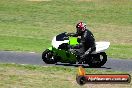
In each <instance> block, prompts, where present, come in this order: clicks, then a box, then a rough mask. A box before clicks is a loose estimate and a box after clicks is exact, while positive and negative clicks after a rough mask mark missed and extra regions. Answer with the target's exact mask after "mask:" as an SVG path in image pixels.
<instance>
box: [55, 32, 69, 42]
mask: <svg viewBox="0 0 132 88" xmlns="http://www.w3.org/2000/svg"><path fill="white" fill-rule="evenodd" d="M64 40H68V37H67V35H66V34H65V33H61V34H59V35H57V36H56V41H64Z"/></svg>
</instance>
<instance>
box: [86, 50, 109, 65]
mask: <svg viewBox="0 0 132 88" xmlns="http://www.w3.org/2000/svg"><path fill="white" fill-rule="evenodd" d="M106 61H107V55H106V53H105V52H101V53H99V54H95V55H90V56H88V58H87V63H88V65H89V66H90V67H101V66H103V65H104V64H105V63H106Z"/></svg>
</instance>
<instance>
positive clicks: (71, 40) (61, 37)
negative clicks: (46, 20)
mask: <svg viewBox="0 0 132 88" xmlns="http://www.w3.org/2000/svg"><path fill="white" fill-rule="evenodd" d="M63 43H68V44H69V45H77V44H78V42H77V37H68V36H67V35H66V33H61V34H58V35H57V36H55V37H54V38H53V40H52V46H53V47H55V48H56V49H58V47H59V45H61V44H63Z"/></svg>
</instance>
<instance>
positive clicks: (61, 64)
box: [55, 63, 111, 69]
mask: <svg viewBox="0 0 132 88" xmlns="http://www.w3.org/2000/svg"><path fill="white" fill-rule="evenodd" d="M55 65H58V66H72V67H79V66H82V67H83V68H104V69H111V68H109V67H89V66H88V65H87V64H70V63H57V64H55Z"/></svg>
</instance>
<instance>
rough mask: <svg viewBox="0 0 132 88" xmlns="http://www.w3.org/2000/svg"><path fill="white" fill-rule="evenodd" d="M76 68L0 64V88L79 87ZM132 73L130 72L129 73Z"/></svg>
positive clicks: (96, 87) (126, 87) (127, 87)
mask: <svg viewBox="0 0 132 88" xmlns="http://www.w3.org/2000/svg"><path fill="white" fill-rule="evenodd" d="M77 69H78V68H74V67H72V68H71V67H70V68H69V67H61V66H43V67H42V66H32V65H17V64H0V79H1V80H0V86H1V88H9V87H10V88H30V87H32V88H80V85H78V84H77V83H76V81H75V77H76V74H77ZM86 72H87V73H89V74H92V73H94V74H117V73H118V74H123V73H127V72H118V71H111V70H95V69H91V68H86ZM130 74H132V73H130ZM106 86H107V87H108V88H110V87H113V88H131V86H132V84H86V85H84V86H81V87H82V88H89V87H92V88H102V87H106Z"/></svg>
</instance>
